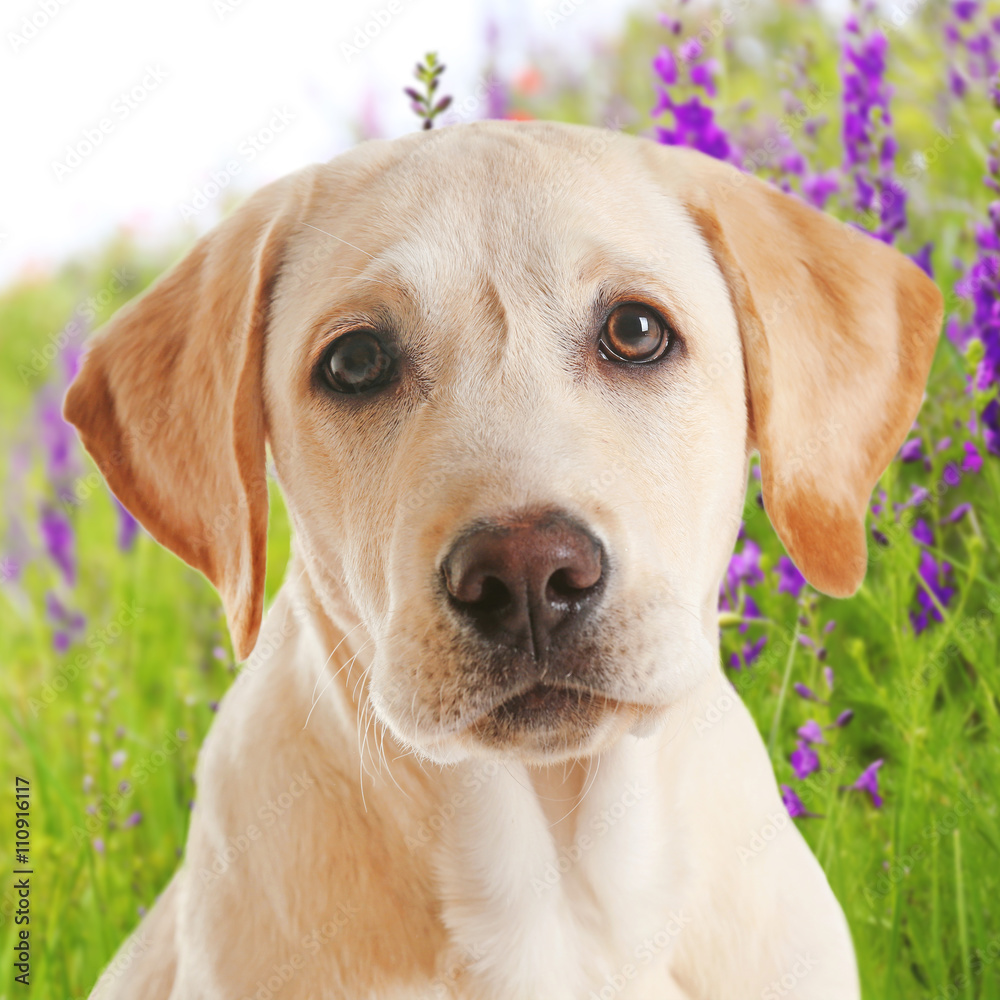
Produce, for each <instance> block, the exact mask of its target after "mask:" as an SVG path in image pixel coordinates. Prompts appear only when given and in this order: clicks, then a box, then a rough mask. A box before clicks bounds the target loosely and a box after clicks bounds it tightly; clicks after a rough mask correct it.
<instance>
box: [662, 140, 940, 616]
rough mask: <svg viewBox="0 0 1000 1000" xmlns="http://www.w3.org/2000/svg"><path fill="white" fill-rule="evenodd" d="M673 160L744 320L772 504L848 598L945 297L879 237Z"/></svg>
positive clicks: (803, 564) (792, 550)
mask: <svg viewBox="0 0 1000 1000" xmlns="http://www.w3.org/2000/svg"><path fill="white" fill-rule="evenodd" d="M664 152H668V153H669V152H671V151H667V150H665V151H664ZM672 152H673V153H674V156H673V157H672V160H671V162H672V163H673V164H674V168H673V169H674V171H675V172H676V171H677V170H678V167H680V172H681V174H682V178H681V180H682V183H681V187H682V189H683V190H684V192H685V194H684V197H685V199H686V201H687V207H688V210H689V212H690V214H691V216H692V218H693V219H694V221H695V223H696V225H697V226H698V227H699V229H700V230H701V233H702V235H703V237H704V239H705V241H706V242H707V244H708V246H709V249H710V250H711V252H712V254H713V256H714V258H715V261H716V262H717V264H718V266H719V268H720V269H721V271H722V273H723V276H724V277H725V279H726V281H727V283H728V285H729V292H730V297H731V300H732V304H733V308H734V310H735V312H736V316H737V319H738V322H739V326H740V333H741V336H742V341H743V355H744V365H745V370H746V386H747V397H748V405H749V410H750V425H749V441H750V443H751V445H755V446H756V447H757V449H758V451H759V452H760V465H761V485H762V488H763V495H764V507H765V509H766V510H767V513H768V516H769V517H770V519H771V523H772V524H773V525H774V527H775V530H776V531H777V533H778V536H779V537H780V538H781V540H782V542H783V543H784V545H785V548H786V549H787V550H788V553H789V555H790V556H791V557H792V559H793V560H794V562H795V563H796V565H797V566H798V567H799V569H800V570H801V571H802V573H803V574H804V576H805V577H806V579H807V580H809V582H810V583H812V584H813V585H814V586H815V587H817V588H818V589H819V590H821V591H823V592H825V593H827V594H831V595H833V596H836V597H844V596H848V595H850V594H852V593H854V592H855V591H856V590H857V589H858V587H859V586H860V585H861V581H862V580H863V579H864V575H865V569H866V566H867V546H866V543H865V514H866V512H867V507H868V501H869V498H870V496H871V491H872V489H873V488H874V486H875V484H876V482H877V481H878V478H879V476H880V475H881V474H882V472H883V471H884V470H885V468H886V466H887V465H888V464H889V462H890V461H891V460H892V458H893V456H894V455H895V454H896V452H897V450H898V449H899V447H900V445H901V444H902V442H903V440H904V439H905V437H906V434H907V432H908V431H909V429H910V427H911V425H912V424H913V421H914V419H915V417H916V415H917V411H918V409H919V408H920V402H921V399H922V397H923V392H924V387H925V384H926V381H927V375H928V372H929V371H930V366H931V361H932V360H933V358H934V349H935V345H936V344H937V340H938V335H939V333H940V329H941V317H942V312H943V302H942V297H941V293H940V292H939V291H938V289H937V287H936V286H935V284H934V282H933V281H931V279H930V278H928V277H927V275H926V274H924V272H923V271H922V270H921V269H920V268H919V267H917V265H916V264H914V263H913V262H912V261H911V260H910V259H909V258H907V257H906V256H904V255H903V254H901V253H899V252H898V251H896V250H894V249H892V248H891V247H889V246H887V245H886V244H885V243H882V242H881V241H879V240H877V239H875V238H873V237H871V236H868V235H867V234H866V233H862V232H860V231H859V230H857V229H855V228H854V227H851V226H849V225H846V224H844V223H841V222H839V221H837V220H836V219H834V218H832V217H831V216H829V215H825V214H823V213H822V212H818V211H816V210H815V209H813V208H810V207H809V206H808V205H806V204H805V203H803V202H802V201H800V200H799V199H798V198H795V197H793V196H792V195H787V194H783V193H781V192H780V191H778V190H776V189H775V188H774V187H772V186H771V185H769V184H765V183H764V182H762V181H759V180H757V179H756V178H754V177H751V176H748V175H746V174H743V173H741V172H740V171H738V170H736V169H735V168H734V167H731V166H729V165H727V164H723V163H719V162H718V161H716V160H711V159H709V158H708V157H705V156H701V155H700V154H697V153H692V152H690V151H686V150H684V151H680V150H675V151H672Z"/></svg>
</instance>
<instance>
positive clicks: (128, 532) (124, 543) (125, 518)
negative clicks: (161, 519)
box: [112, 497, 139, 552]
mask: <svg viewBox="0 0 1000 1000" xmlns="http://www.w3.org/2000/svg"><path fill="white" fill-rule="evenodd" d="M112 499H113V500H114V502H115V508H116V509H117V511H118V548H119V550H120V551H122V552H128V551H129V549H131V548H132V545H133V543H134V542H135V536H136V532H138V530H139V522H138V521H137V520H136V519H135V518H134V517H133V516H132V515H131V514H130V513H129V512H128V511H127V510H126V509H125V508H124V507H123V506H122V502H121V501H120V500H119V499H118V497H113V498H112Z"/></svg>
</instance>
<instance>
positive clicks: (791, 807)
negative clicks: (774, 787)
mask: <svg viewBox="0 0 1000 1000" xmlns="http://www.w3.org/2000/svg"><path fill="white" fill-rule="evenodd" d="M781 801H782V802H783V803H784V805H785V808H786V809H787V810H788V815H789V816H791V817H792V819H798V818H799V817H800V816H812V815H813V814H812V813H811V812H809V810H808V809H806V807H805V806H804V805H803V804H802V799H800V798H799V797H798V795H796V794H795V792H794V790H793V789H791V788H790V787H789V786H788V785H782V786H781Z"/></svg>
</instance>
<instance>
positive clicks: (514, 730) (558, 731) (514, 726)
mask: <svg viewBox="0 0 1000 1000" xmlns="http://www.w3.org/2000/svg"><path fill="white" fill-rule="evenodd" d="M624 707H626V706H624V705H623V704H622V703H621V702H619V701H617V700H616V699H614V698H610V697H608V696H607V695H603V694H601V693H599V692H597V691H594V690H593V689H591V688H584V687H573V686H570V685H566V684H547V683H544V682H538V683H535V684H534V685H533V686H532V687H530V688H528V689H527V690H524V691H520V692H518V693H516V694H513V695H511V696H510V697H508V698H507V699H506V700H504V701H501V702H500V703H499V704H497V705H495V706H494V707H493V708H491V709H490V710H489V711H487V712H485V713H484V714H482V715H481V716H479V717H478V718H477V719H476V720H475V721H474V722H472V724H471V725H470V726H469V732H470V734H471V735H472V736H474V738H475V739H476V740H477V741H478V742H480V743H482V744H484V745H486V746H487V747H490V748H492V749H497V750H503V749H520V750H523V751H527V752H529V753H535V754H539V755H541V756H551V755H553V754H561V753H566V752H569V751H573V750H579V749H582V748H584V747H585V746H587V745H588V744H589V743H591V742H592V741H593V740H594V738H595V736H596V735H597V734H598V732H599V731H600V730H601V729H603V728H605V727H606V724H607V722H608V721H609V719H610V718H611V717H612V716H615V715H619V714H621V713H620V710H621V709H622V708H624Z"/></svg>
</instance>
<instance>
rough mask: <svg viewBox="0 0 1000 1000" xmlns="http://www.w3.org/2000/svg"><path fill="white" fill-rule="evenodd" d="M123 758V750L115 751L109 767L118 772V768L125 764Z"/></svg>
mask: <svg viewBox="0 0 1000 1000" xmlns="http://www.w3.org/2000/svg"><path fill="white" fill-rule="evenodd" d="M125 756H126V754H125V751H124V750H116V751H115V752H114V753H113V754H112V755H111V766H112V767H113V768H115V770H118V768H120V767H121V766H122V765H123V764H124V763H125Z"/></svg>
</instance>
